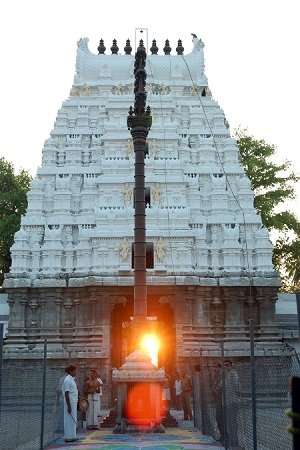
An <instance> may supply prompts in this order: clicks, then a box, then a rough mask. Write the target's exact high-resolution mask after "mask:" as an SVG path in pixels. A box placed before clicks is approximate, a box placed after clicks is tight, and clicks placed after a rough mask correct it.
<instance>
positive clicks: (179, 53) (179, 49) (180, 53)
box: [176, 39, 184, 55]
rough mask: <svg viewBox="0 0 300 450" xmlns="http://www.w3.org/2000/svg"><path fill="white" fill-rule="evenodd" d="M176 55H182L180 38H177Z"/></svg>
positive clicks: (182, 48)
mask: <svg viewBox="0 0 300 450" xmlns="http://www.w3.org/2000/svg"><path fill="white" fill-rule="evenodd" d="M176 52H177V55H183V52H184V47H183V46H182V40H181V39H178V45H177V47H176Z"/></svg>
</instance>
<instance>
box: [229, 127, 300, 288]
mask: <svg viewBox="0 0 300 450" xmlns="http://www.w3.org/2000/svg"><path fill="white" fill-rule="evenodd" d="M236 137H237V144H238V147H239V151H240V158H241V162H242V164H243V166H244V169H245V171H246V174H247V175H248V177H249V179H250V181H251V185H252V189H253V191H254V194H255V198H254V206H255V208H256V209H257V211H258V212H259V213H260V215H261V218H262V222H263V224H264V225H265V227H266V228H267V229H268V230H269V231H272V232H273V235H274V236H275V238H276V242H275V246H274V252H273V263H274V265H275V267H276V269H277V270H278V271H279V272H280V274H281V277H282V283H283V289H284V290H286V291H295V290H297V289H299V288H300V222H299V219H298V218H297V217H296V215H295V214H294V213H292V212H291V211H289V210H287V209H286V205H285V202H286V201H288V200H292V199H294V198H295V183H296V182H297V181H298V180H299V177H297V176H296V175H295V173H294V172H293V171H292V170H291V163H290V162H288V161H284V162H283V163H280V164H277V163H276V162H275V161H274V156H275V152H276V148H275V146H274V145H271V144H268V143H267V142H265V141H264V140H262V139H261V140H258V139H255V138H254V137H253V136H249V135H248V134H247V131H245V130H237V132H236Z"/></svg>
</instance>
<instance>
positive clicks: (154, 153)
mask: <svg viewBox="0 0 300 450" xmlns="http://www.w3.org/2000/svg"><path fill="white" fill-rule="evenodd" d="M152 120H153V119H152ZM158 155H159V144H158V142H157V141H156V140H154V139H152V140H151V141H150V156H151V158H157V157H158Z"/></svg>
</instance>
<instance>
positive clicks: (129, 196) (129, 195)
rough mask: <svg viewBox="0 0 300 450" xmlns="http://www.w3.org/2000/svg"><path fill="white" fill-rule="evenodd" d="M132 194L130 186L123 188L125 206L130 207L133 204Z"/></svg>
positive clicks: (126, 185)
mask: <svg viewBox="0 0 300 450" xmlns="http://www.w3.org/2000/svg"><path fill="white" fill-rule="evenodd" d="M132 194H133V192H132V187H131V186H130V184H125V186H124V187H123V198H124V203H125V206H128V205H130V203H131V202H132Z"/></svg>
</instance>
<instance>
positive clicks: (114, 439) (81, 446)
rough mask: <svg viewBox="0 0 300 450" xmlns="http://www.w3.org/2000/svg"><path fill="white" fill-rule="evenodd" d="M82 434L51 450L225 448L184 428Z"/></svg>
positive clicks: (57, 443)
mask: <svg viewBox="0 0 300 450" xmlns="http://www.w3.org/2000/svg"><path fill="white" fill-rule="evenodd" d="M189 428H191V427H189ZM78 437H79V438H80V439H79V441H78V442H76V443H75V444H66V443H65V442H64V441H63V439H61V438H60V439H57V440H56V441H55V442H53V444H51V445H50V446H49V447H47V450H50V449H52V450H54V449H60V450H142V449H143V450H144V449H145V450H146V449H147V450H223V447H220V445H218V444H217V443H215V442H214V441H213V439H212V438H210V437H208V436H203V435H202V434H201V433H199V432H197V431H193V430H192V429H183V428H169V429H167V431H166V433H164V434H150V433H149V434H113V433H112V430H110V429H107V430H104V429H103V430H100V431H90V432H87V433H84V434H79V435H78Z"/></svg>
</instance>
